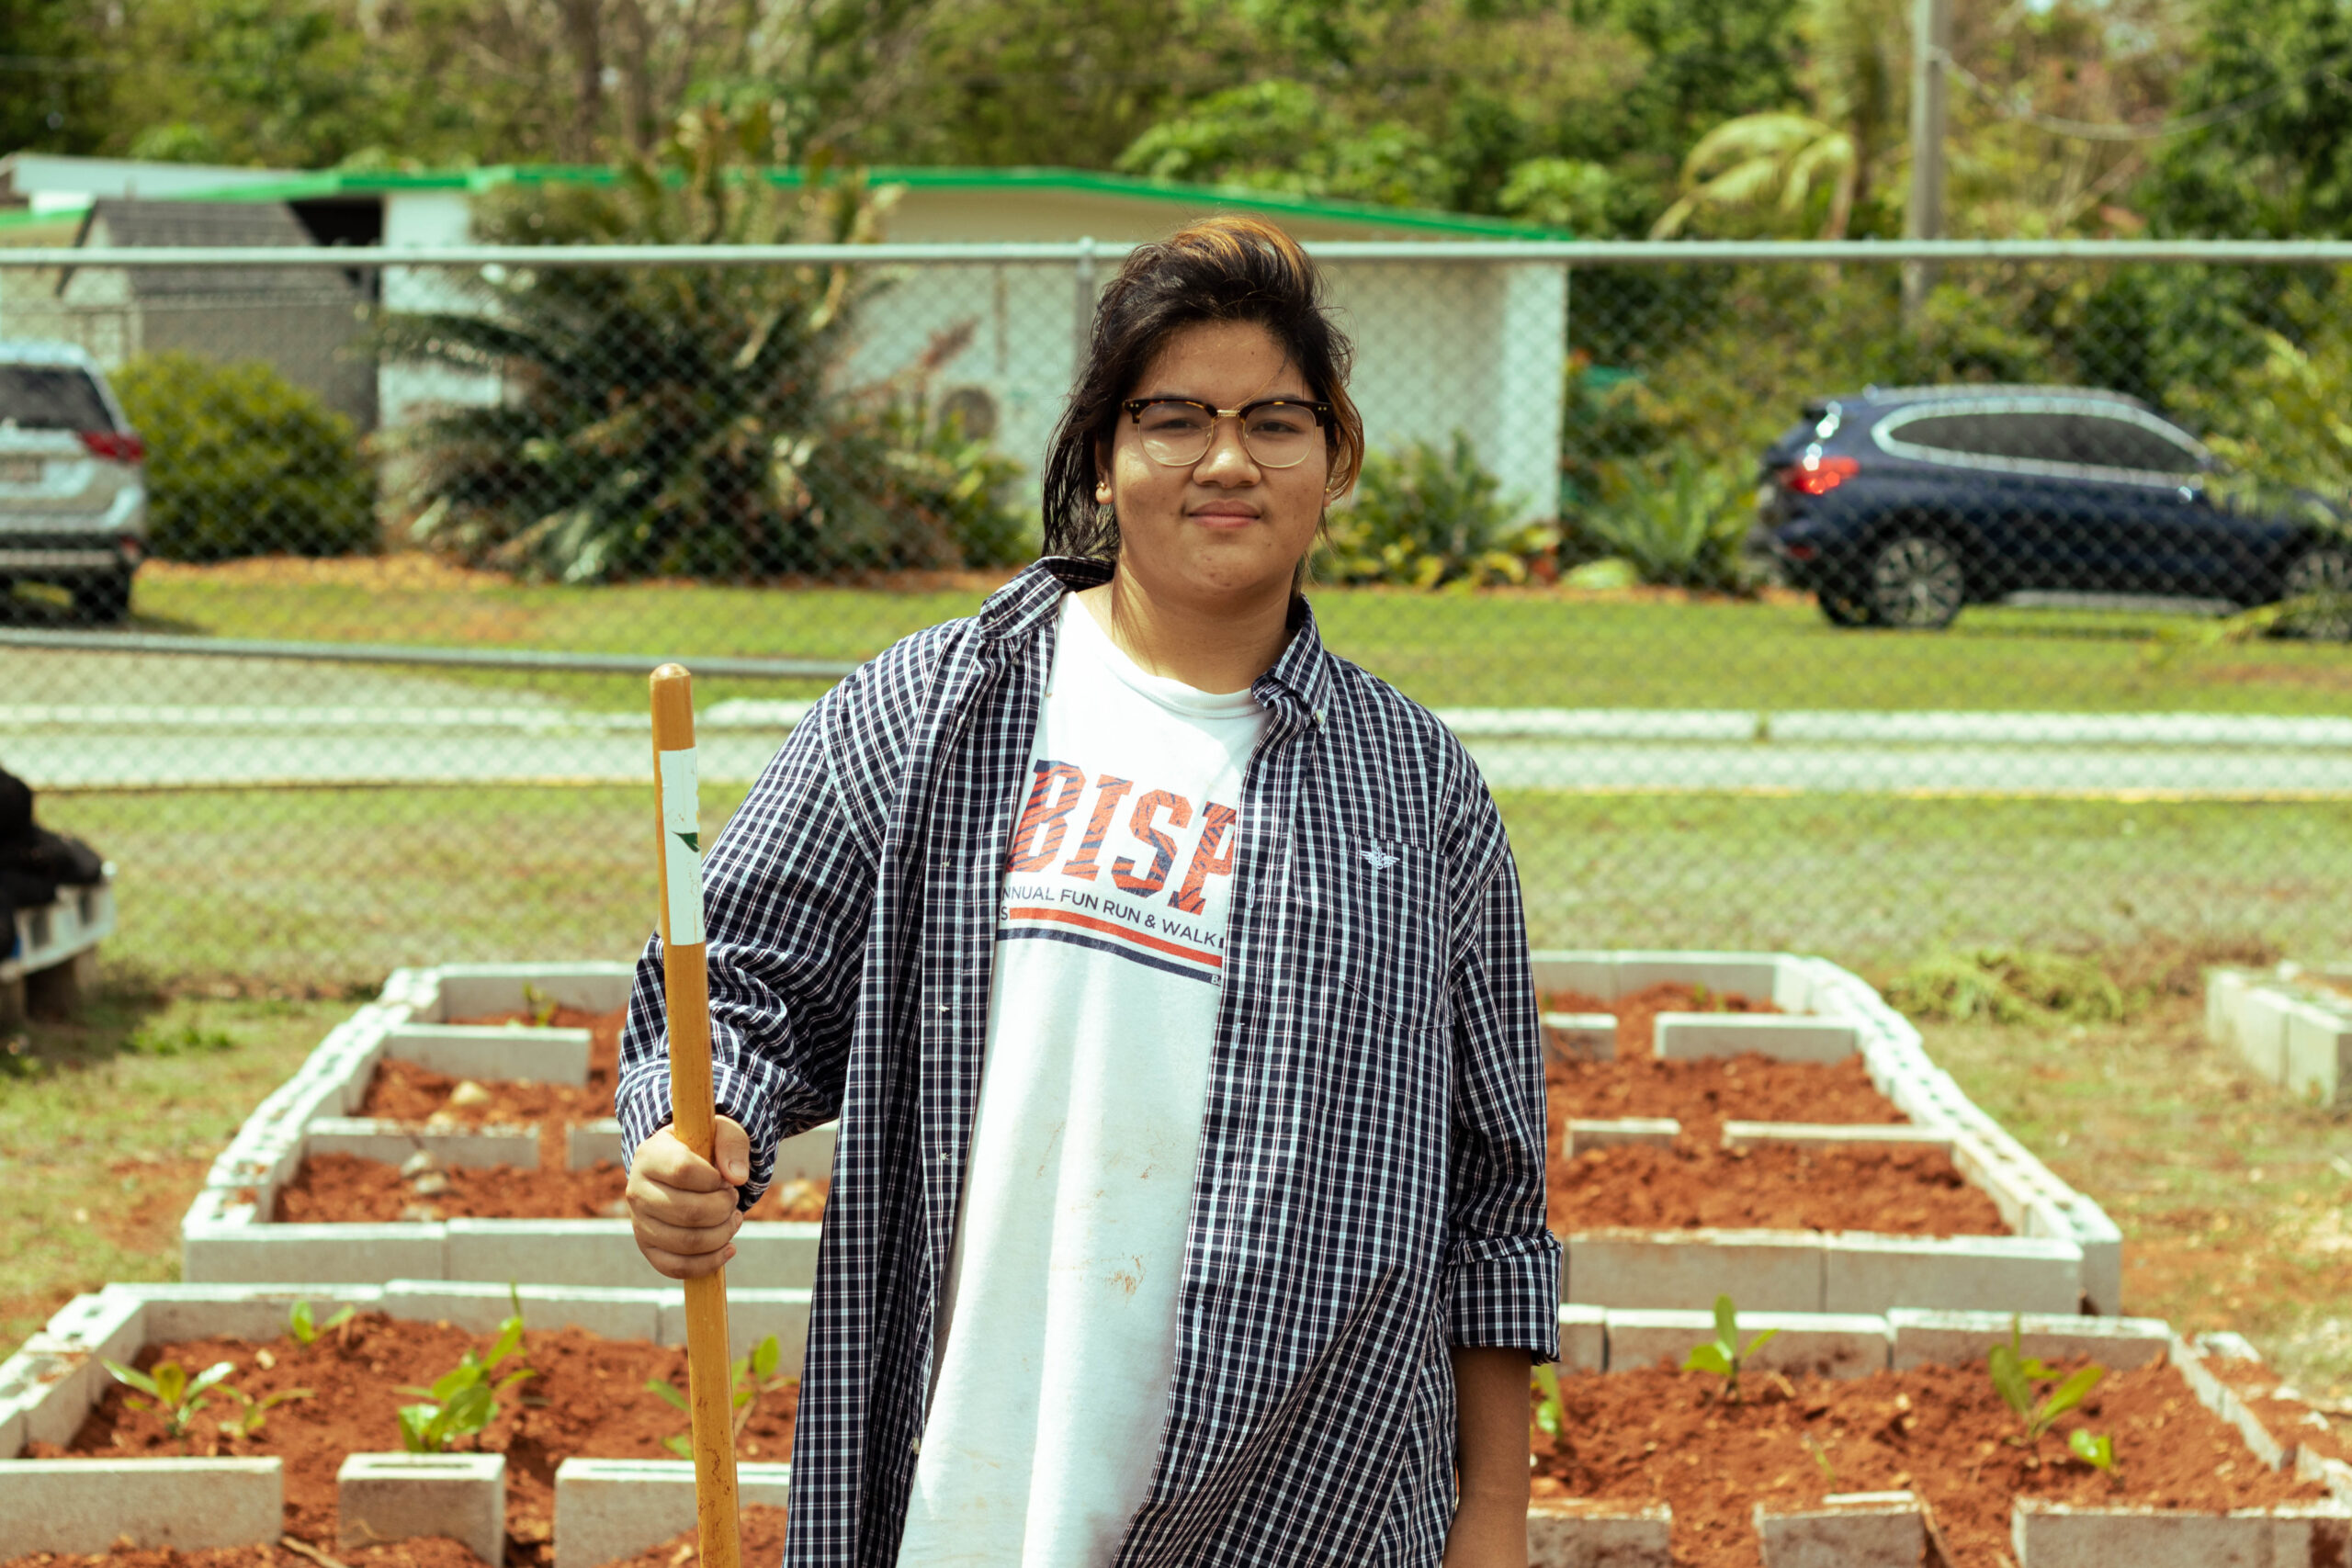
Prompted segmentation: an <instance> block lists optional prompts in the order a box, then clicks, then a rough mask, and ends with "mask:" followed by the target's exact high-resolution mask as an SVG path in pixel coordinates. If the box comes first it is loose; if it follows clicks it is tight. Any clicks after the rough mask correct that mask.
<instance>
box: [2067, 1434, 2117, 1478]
mask: <svg viewBox="0 0 2352 1568" xmlns="http://www.w3.org/2000/svg"><path fill="white" fill-rule="evenodd" d="M2066 1447H2067V1448H2068V1449H2070V1450H2073V1452H2074V1455H2075V1458H2076V1459H2078V1460H2081V1461H2083V1462H2084V1463H2085V1464H2086V1465H2089V1466H2090V1467H2091V1468H2092V1469H2093V1470H2098V1471H2105V1472H2107V1473H2108V1474H2109V1475H2112V1474H2114V1473H2115V1439H2114V1438H2110V1437H2109V1436H2108V1435H2107V1434H2106V1433H2105V1432H2094V1431H2091V1430H2089V1429H2088V1428H2086V1427H2075V1429H2074V1430H2073V1431H2071V1432H2069V1433H2067V1434H2066Z"/></svg>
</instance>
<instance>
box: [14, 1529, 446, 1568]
mask: <svg viewBox="0 0 2352 1568" xmlns="http://www.w3.org/2000/svg"><path fill="white" fill-rule="evenodd" d="M288 1539H289V1540H301V1539H302V1538H301V1537H300V1536H293V1537H289V1538H288ZM302 1544H303V1545H304V1546H307V1547H309V1548H310V1549H311V1551H293V1550H291V1549H289V1548H287V1547H283V1546H215V1547H208V1548H206V1549H204V1550H203V1551H178V1550H176V1549H175V1548H172V1547H168V1546H157V1547H121V1546H119V1547H117V1548H115V1549H114V1550H113V1551H93V1552H79V1551H36V1552H34V1553H33V1554H32V1555H31V1556H29V1557H11V1558H8V1559H7V1560H6V1561H5V1562H0V1568H320V1559H321V1558H322V1557H323V1558H324V1559H325V1560H326V1561H327V1562H339V1563H341V1564H343V1568H481V1558H479V1557H476V1556H475V1555H474V1554H473V1553H472V1552H470V1551H467V1550H466V1549H465V1548H464V1547H462V1546H459V1545H458V1543H457V1542H456V1541H454V1540H449V1539H447V1537H445V1536H437V1535H435V1536H423V1537H420V1538H418V1539H417V1540H396V1541H392V1542H390V1543H388V1544H386V1545H383V1546H361V1547H353V1548H351V1549H349V1550H347V1551H345V1550H339V1549H338V1548H337V1547H336V1546H335V1544H334V1541H332V1540H325V1541H311V1540H305V1541H302ZM313 1553H315V1554H316V1555H313Z"/></svg>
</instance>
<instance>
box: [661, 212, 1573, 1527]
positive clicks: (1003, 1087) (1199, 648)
mask: <svg viewBox="0 0 2352 1568" xmlns="http://www.w3.org/2000/svg"><path fill="white" fill-rule="evenodd" d="M1349 352H1350V351H1349V345H1348V344H1347V341H1346V339H1345V338H1344V337H1343V336H1342V335H1341V334H1340V333H1339V331H1338V330H1337V329H1336V328H1335V326H1334V325H1333V323H1332V322H1331V321H1330V320H1329V316H1328V315H1327V314H1326V312H1325V310H1324V308H1323V306H1322V305H1321V303H1320V299H1319V285H1318V282H1317V276H1316V274H1315V271H1314V268H1313V266H1312V265H1311V264H1310V262H1309V261H1308V259H1307V257H1306V254H1304V253H1303V252H1302V251H1301V250H1300V249H1299V248H1298V247H1297V245H1295V243H1293V242H1292V241H1291V240H1290V239H1289V238H1288V237H1287V236H1285V235H1284V234H1283V233H1282V232H1281V231H1279V230H1276V229H1274V228H1272V226H1270V225H1266V224H1262V223H1259V222H1256V221H1253V220H1244V219H1237V218H1224V219H1216V220H1208V221H1205V222H1202V223H1199V224H1195V225H1193V227H1190V228H1188V229H1185V230H1183V231H1181V232H1179V233H1177V234H1176V235H1174V236H1173V237H1172V238H1170V239H1169V240H1168V241H1166V242H1165V243H1160V244H1156V245H1148V246H1145V247H1142V248H1141V249H1139V250H1137V251H1136V252H1135V253H1133V254H1132V255H1131V256H1130V257H1129V258H1128V260H1127V262H1126V264H1125V266H1124V267H1123V268H1122V269H1121V270H1120V273H1119V276H1117V278H1116V279H1115V280H1114V282H1113V283H1112V284H1111V286H1110V288H1108V289H1107V290H1106V291H1105V293H1104V294H1103V299H1102V302H1101V305H1100V308H1099V310H1098V311H1097V314H1096V318H1095V323H1094V331H1093V337H1092V343H1091V352H1090V355H1089V358H1088V362H1087V363H1086V365H1085V366H1084V367H1082V368H1081V371H1080V376H1079V379H1078V383H1077V386H1076V388H1075V389H1074V390H1073V392H1072V395H1071V399H1070V404H1069V410H1068V412H1067V413H1066V414H1065V416H1064V418H1063V421H1062V423H1061V426H1060V429H1059V431H1058V432H1057V435H1056V437H1055V443H1054V446H1053V450H1052V452H1051V454H1050V457H1049V461H1048V466H1047V468H1046V480H1045V491H1046V546H1047V549H1048V551H1049V554H1048V556H1047V558H1046V559H1043V560H1041V561H1039V562H1037V563H1036V564H1035V566H1032V567H1030V568H1029V569H1028V570H1025V571H1023V573H1022V574H1021V575H1020V576H1019V577H1017V578H1015V579H1014V580H1013V581H1012V582H1011V583H1009V584H1007V585H1006V586H1005V587H1004V588H1002V589H1001V590H1000V591H999V592H996V593H995V594H993V595H991V596H990V598H989V601H988V603H987V604H985V605H984V606H983V607H982V608H981V610H980V612H979V614H978V615H976V616H974V617H972V618H970V619H968V620H962V621H955V622H950V623H948V624H946V625H944V626H935V627H933V628H932V629H931V630H929V631H925V632H922V633H919V634H917V635H916V636H914V637H910V638H908V639H907V640H905V641H903V642H901V643H899V644H898V645H897V646H896V647H894V648H892V649H889V650H888V652H886V653H884V654H883V655H881V657H879V658H877V659H876V660H873V661H872V662H871V663H869V664H867V665H865V666H864V667H863V668H861V669H860V670H859V671H857V672H856V673H855V674H854V675H853V676H851V677H850V678H849V679H848V680H846V681H844V682H842V684H841V685H840V686H839V687H837V688H836V689H835V690H834V691H832V692H831V694H828V695H827V696H826V698H825V699H824V700H823V701H822V702H820V704H818V705H817V707H816V708H815V710H814V711H812V712H811V713H810V715H809V717H808V718H807V719H806V720H805V721H804V722H803V723H802V724H801V725H800V727H799V728H797V729H796V730H795V731H794V732H793V735H792V738H791V739H790V741H789V742H788V743H787V744H786V746H785V748H784V749H783V750H782V751H781V752H780V753H779V754H778V756H777V757H776V759H775V762H774V763H773V764H771V765H770V767H769V769H768V771H767V773H766V774H765V776H764V777H763V778H762V780H761V781H760V783H759V784H758V785H757V786H756V787H755V788H754V789H753V791H752V794H751V795H750V797H749V799H747V800H746V801H745V803H744V805H743V807H742V808H741V810H740V811H739V812H738V813H737V814H736V816H735V818H734V820H733V821H732V822H730V823H729V826H728V828H727V830H726V831H725V833H724V834H723V835H721V836H720V838H719V839H718V842H717V843H716V844H715V845H714V846H713V848H712V851H711V854H710V857H709V860H708V863H707V865H706V867H705V870H704V901H705V904H706V906H707V912H706V926H707V931H708V940H709V943H710V946H709V953H710V995H711V1035H712V1048H713V1055H714V1071H715V1076H716V1081H717V1092H718V1108H719V1111H720V1112H721V1113H722V1116H723V1117H724V1118H725V1120H724V1121H722V1122H721V1123H720V1129H719V1137H718V1147H717V1149H716V1161H715V1163H713V1162H706V1161H704V1160H702V1159H699V1158H697V1157H696V1156H694V1155H693V1154H691V1153H689V1152H688V1151H687V1150H686V1149H685V1148H684V1145H681V1144H680V1143H679V1142H678V1141H677V1140H676V1139H675V1138H673V1137H672V1136H671V1135H670V1134H669V1133H668V1132H667V1130H666V1128H665V1123H666V1122H668V1120H669V1100H668V1078H667V1065H666V1062H665V1060H664V1057H663V1050H664V1035H663V1019H662V988H661V968H660V959H659V954H658V952H656V951H654V950H652V949H651V948H649V950H648V952H647V954H646V957H645V959H644V962H643V964H642V965H641V966H640V968H639V976H638V983H637V989H636V994H635V997H634V998H633V999H632V1001H631V1004H630V1010H629V1020H628V1029H627V1032H626V1033H625V1034H624V1036H623V1043H622V1071H621V1081H620V1088H619V1096H618V1099H619V1111H620V1116H621V1120H622V1122H623V1124H624V1126H625V1127H626V1128H627V1129H628V1139H627V1142H628V1144H629V1145H630V1146H631V1147H632V1148H633V1149H634V1151H635V1154H634V1159H633V1166H632V1170H631V1174H630V1179H629V1187H628V1198H629V1203H630V1207H631V1211H632V1213H633V1214H634V1216H635V1220H636V1229H637V1235H638V1241H639V1247H641V1248H642V1249H643V1251H644V1253H645V1255H646V1257H647V1258H649V1259H650V1261H651V1262H652V1263H653V1265H654V1267H656V1268H657V1269H660V1270H662V1272H663V1273H664V1274H667V1275H670V1276H672V1277H676V1278H684V1277H688V1276H692V1275H696V1274H701V1273H706V1272H707V1271H709V1270H710V1269H714V1268H717V1267H718V1266H719V1265H721V1264H722V1263H723V1262H724V1261H725V1260H726V1259H727V1258H729V1256H731V1253H732V1247H731V1246H730V1238H731V1237H732V1236H733V1235H734V1233H735V1230H736V1228H737V1226H739V1225H740V1224H741V1211H742V1209H744V1208H746V1207H748V1206H749V1205H750V1203H751V1201H752V1199H753V1198H755V1197H756V1196H757V1194H758V1193H759V1192H760V1190H762V1188H763V1186H764V1184H765V1183H766V1181H767V1180H768V1179H769V1175H770V1173H771V1171H772V1170H773V1168H774V1150H775V1145H776V1142H777V1140H778V1139H779V1137H781V1136H784V1135H787V1134H793V1133H797V1132H799V1131H801V1130H803V1129H805V1128H808V1127H810V1126H813V1125H816V1124H817V1123H819V1122H824V1121H826V1120H828V1119H831V1118H833V1117H835V1116H838V1117H839V1118H840V1137H839V1143H838V1146H837V1153H836V1156H835V1162H834V1174H833V1185H832V1190H831V1198H830V1200H829V1201H828V1206H827V1209H826V1213H825V1224H824V1233H823V1241H822V1245H821V1247H820V1253H819V1258H818V1266H817V1287H816V1293H815V1307H814V1311H813V1314H812V1316H811V1319H810V1324H809V1349H808V1356H807V1360H806V1366H805V1370H804V1373H803V1379H802V1384H801V1397H800V1404H799V1415H798V1427H797V1434H796V1437H795V1440H794V1445H793V1472H792V1505H791V1519H790V1524H789V1526H788V1541H789V1544H788V1545H787V1547H786V1558H785V1560H786V1563H787V1564H790V1565H792V1568H819V1565H824V1568H832V1565H841V1568H894V1565H903V1568H917V1565H921V1568H934V1565H944V1564H967V1563H968V1564H976V1565H977V1564H989V1565H999V1564H1002V1565H1019V1568H1103V1565H1105V1564H1111V1563H1116V1564H1119V1565H1120V1568H1130V1565H1133V1568H1143V1565H1158V1564H1171V1565H1172V1564H1178V1563H1184V1564H1228V1563H1230V1564H1252V1565H1257V1564H1269V1565H1274V1564H1309V1563H1315V1564H1322V1563H1330V1564H1348V1565H1350V1568H1357V1565H1364V1564H1397V1565H1400V1568H1404V1565H1411V1568H1422V1565H1429V1568H1434V1565H1436V1564H1438V1563H1440V1562H1443V1563H1445V1564H1447V1565H1448V1568H1498V1565H1510V1568H1519V1565H1521V1564H1523V1563H1524V1562H1525V1561H1526V1507H1527V1495H1528V1484H1527V1475H1528V1462H1527V1451H1528V1450H1527V1436H1528V1432H1527V1427H1528V1372H1529V1368H1530V1363H1531V1361H1532V1360H1542V1359H1551V1358H1553V1357H1554V1356H1555V1354H1556V1321H1557V1319H1556V1307H1557V1303H1558V1299H1559V1251H1558V1247H1557V1244H1556V1243H1555V1241H1554V1240H1553V1238H1552V1236H1551V1235H1550V1234H1549V1233H1548V1232H1547V1231H1546V1230H1545V1229H1544V1085H1543V1070H1542V1061H1541V1046H1540V1041H1539V1025H1538V1021H1537V1016H1536V1006H1535V1000H1534V997H1533V993H1532V987H1531V984H1530V979H1529V974H1528V966H1527V954H1526V940H1525V932H1524V929H1523V923H1522V919H1521V908H1520V897H1519V887H1518V881H1517V874H1516V873H1515V871H1514V869H1513V867H1512V863H1511V859H1510V848H1509V845H1508V843H1507V842H1506V840H1505V839H1504V835H1503V830H1502V826H1501V823H1500V821H1499V819H1498V816H1497V814H1496V810H1495V807H1494V804H1493V802H1492V801H1491V800H1490V799H1489V797H1488V796H1487V792H1486V789H1485V786H1484V784H1483V783H1482V782H1481V780H1480V778H1479V776H1478V773H1477V771H1476V767H1475V766H1474V765H1473V764H1472V763H1471V761H1470V760H1469V758H1468V756H1467V755H1466V754H1465V753H1464V750H1462V748H1461V747H1460V746H1459V745H1458V744H1456V743H1455V741H1454V740H1453V738H1452V737H1451V736H1450V735H1449V734H1448V733H1447V732H1446V730H1445V729H1443V728H1442V727H1441V726H1440V725H1439V724H1438V723H1437V721H1436V720H1435V719H1434V718H1433V717H1432V716H1430V715H1429V714H1428V713H1427V712H1425V711H1424V710H1422V709H1421V708H1420V707H1419V706H1417V705H1414V704H1413V703H1411V702H1408V701H1407V700H1406V699H1405V698H1404V697H1402V696H1400V695H1398V694H1397V693H1396V692H1394V691H1393V690H1391V689H1390V688H1389V687H1388V686H1386V685H1385V684H1384V683H1382V682H1379V681H1376V680H1374V679H1373V678H1372V677H1371V676H1369V675H1366V674H1365V673H1364V672H1363V671H1360V670H1358V669H1356V668H1355V667H1354V666H1353V665H1351V664H1348V663H1347V662H1345V661H1344V660H1340V659H1338V658H1336V657H1334V656H1333V655H1332V654H1330V653H1329V652H1327V651H1325V649H1324V648H1323V646H1322V643H1321V641H1320V639H1319V638H1318V637H1317V633H1316V626H1315V621H1314V617H1313V616H1312V615H1311V614H1310V613H1309V612H1308V609H1307V606H1306V601H1305V600H1304V599H1303V598H1301V597H1300V596H1299V594H1298V586H1299V584H1300V582H1301V581H1302V580H1303V576H1304V570H1305V564H1306V558H1307V556H1308V553H1309V552H1310V550H1311V549H1312V548H1313V547H1314V545H1315V541H1316V537H1317V530H1318V527H1319V525H1320V523H1321V520H1322V517H1323V513H1324V508H1325V507H1326V506H1327V505H1328V504H1329V502H1331V501H1332V500H1334V499H1336V498H1337V497H1338V496H1340V495H1341V494H1342V493H1344V492H1345V491H1346V490H1347V488H1348V486H1349V484H1350V483H1351V481H1352V479H1354V476H1355V473H1356V468H1357V465H1358V463H1359V462H1360V460H1361V458H1362V456H1363V427H1362V423H1361V422H1360V420H1359V419H1358V417H1357V415H1356V412H1355V410H1354V407H1353V405H1352V404H1351V402H1350V401H1349V400H1348V394H1347V387H1346V380H1347V368H1348V359H1349Z"/></svg>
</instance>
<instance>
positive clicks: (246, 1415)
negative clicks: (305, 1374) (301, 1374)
mask: <svg viewBox="0 0 2352 1568" xmlns="http://www.w3.org/2000/svg"><path fill="white" fill-rule="evenodd" d="M220 1392H221V1393H225V1394H227V1395H228V1396H229V1397H230V1398H232V1399H234V1400H238V1401H241V1402H242V1403H243V1405H244V1412H243V1414H242V1415H240V1416H238V1417H237V1418H236V1419H235V1420H233V1421H223V1422H221V1423H220V1435H221V1436H222V1437H224V1438H257V1437H259V1436H261V1428H262V1423H263V1421H264V1420H266V1418H267V1416H268V1415H269V1412H270V1411H272V1410H273V1409H275V1408H277V1406H278V1405H281V1404H289V1403H291V1402H292V1401H294V1400H297V1399H308V1398H310V1397H311V1391H310V1390H309V1389H307V1388H289V1389H287V1390H285V1391H283V1392H282V1393H273V1394H269V1395H266V1397H264V1398H261V1399H255V1398H254V1396H253V1395H252V1394H250V1393H246V1392H245V1391H244V1390H243V1389H241V1388H237V1387H235V1386H233V1385H232V1386H229V1387H224V1388H223V1389H221V1391H220Z"/></svg>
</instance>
